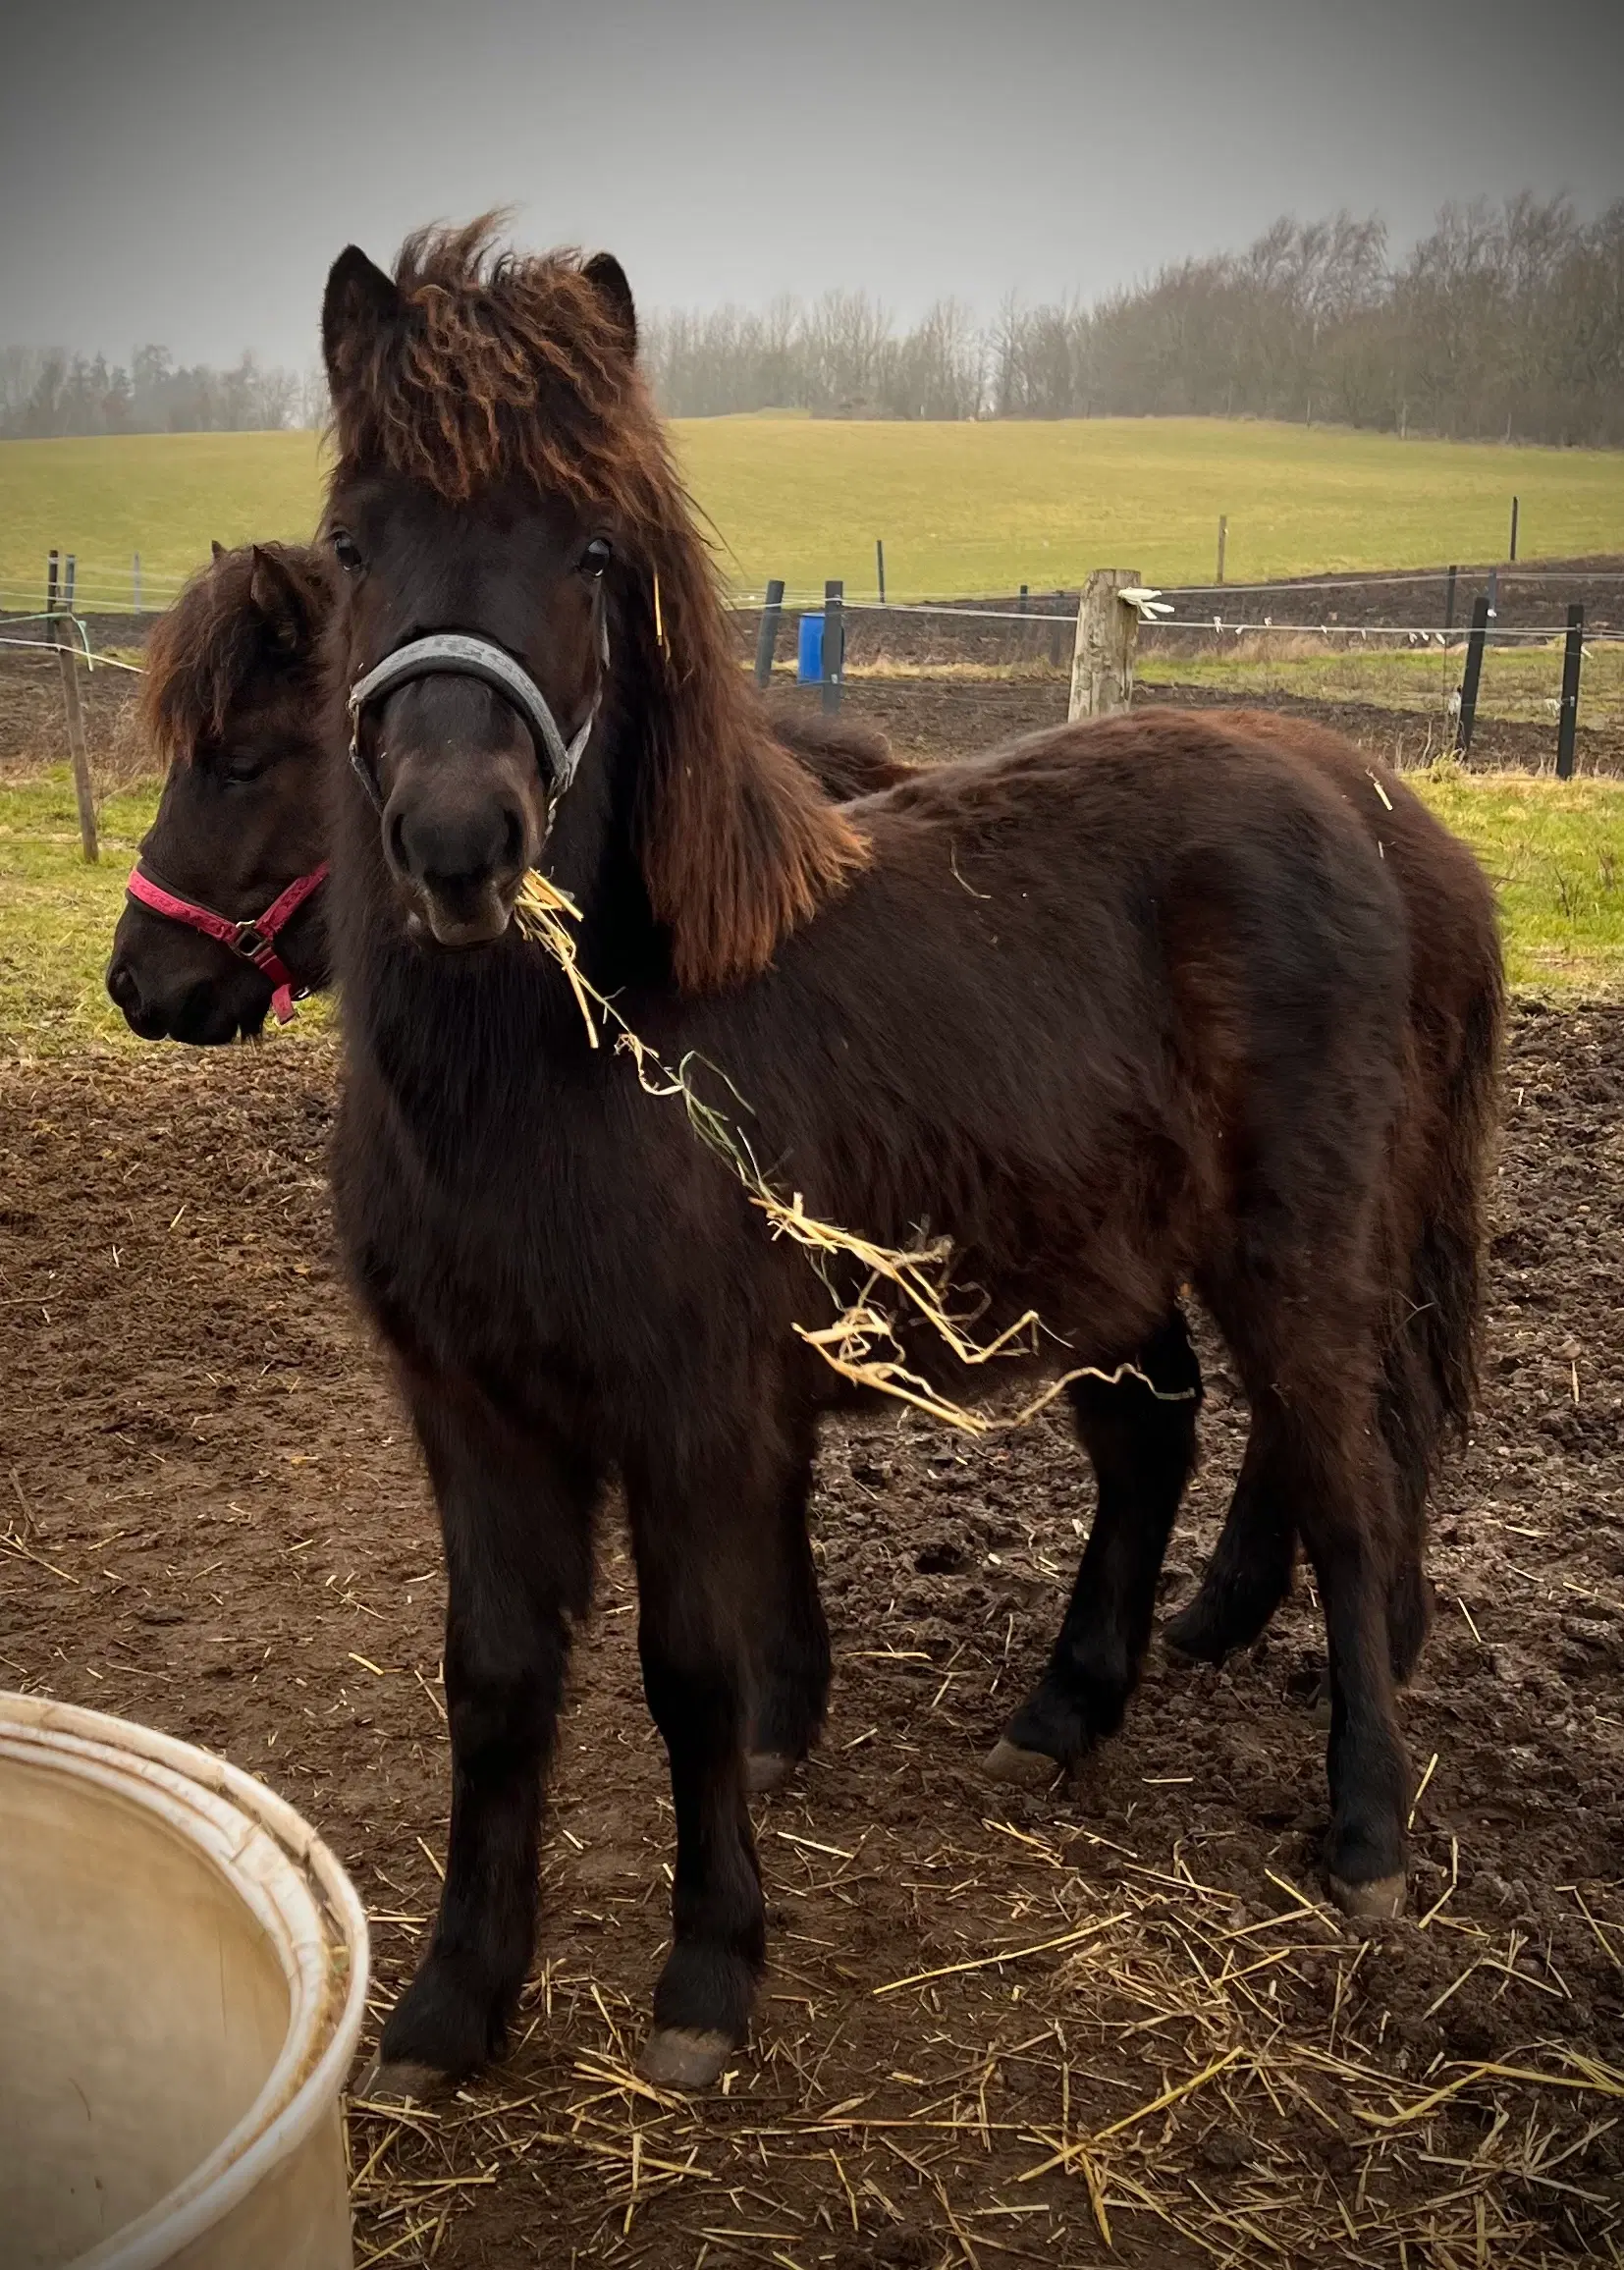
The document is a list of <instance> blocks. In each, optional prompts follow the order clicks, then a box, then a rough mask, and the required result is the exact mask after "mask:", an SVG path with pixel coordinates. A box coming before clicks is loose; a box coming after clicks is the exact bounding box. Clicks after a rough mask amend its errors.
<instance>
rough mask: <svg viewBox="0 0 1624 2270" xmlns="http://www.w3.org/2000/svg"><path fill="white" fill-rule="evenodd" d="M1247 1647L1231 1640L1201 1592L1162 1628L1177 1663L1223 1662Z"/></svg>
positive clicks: (1168, 1647)
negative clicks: (1241, 1648) (1227, 1656)
mask: <svg viewBox="0 0 1624 2270" xmlns="http://www.w3.org/2000/svg"><path fill="white" fill-rule="evenodd" d="M1245 1644H1246V1643H1245V1642H1244V1641H1240V1640H1235V1639H1232V1638H1231V1637H1230V1635H1229V1634H1228V1633H1227V1632H1226V1631H1225V1630H1224V1629H1223V1627H1222V1624H1221V1622H1220V1621H1219V1619H1218V1616H1217V1615H1216V1613H1215V1612H1214V1610H1213V1608H1212V1606H1211V1604H1210V1603H1209V1601H1208V1600H1207V1599H1206V1598H1205V1597H1204V1595H1203V1594H1200V1593H1197V1594H1196V1596H1195V1598H1194V1599H1193V1600H1191V1601H1189V1602H1188V1603H1187V1604H1186V1605H1185V1606H1184V1607H1182V1608H1180V1609H1179V1611H1178V1613H1177V1615H1176V1616H1171V1617H1169V1618H1168V1620H1167V1622H1166V1623H1164V1625H1163V1627H1162V1645H1163V1647H1164V1648H1165V1650H1166V1652H1167V1654H1168V1655H1169V1656H1170V1657H1171V1658H1172V1660H1173V1661H1174V1662H1175V1663H1221V1662H1222V1661H1223V1658H1224V1656H1225V1655H1230V1654H1233V1652H1234V1650H1235V1648H1237V1647H1244V1646H1245Z"/></svg>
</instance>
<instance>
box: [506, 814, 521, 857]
mask: <svg viewBox="0 0 1624 2270" xmlns="http://www.w3.org/2000/svg"><path fill="white" fill-rule="evenodd" d="M507 818H508V839H507V844H506V856H505V858H504V860H503V865H504V866H505V867H509V868H514V867H522V866H523V865H524V822H523V820H522V819H521V818H520V817H519V815H518V813H517V812H515V811H514V810H512V809H511V808H510V810H509V812H508V816H507Z"/></svg>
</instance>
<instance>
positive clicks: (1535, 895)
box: [0, 766, 1624, 1059]
mask: <svg viewBox="0 0 1624 2270" xmlns="http://www.w3.org/2000/svg"><path fill="white" fill-rule="evenodd" d="M1411 778H1412V779H1413V780H1414V781H1415V784H1416V785H1417V787H1418V788H1419V789H1420V791H1421V793H1422V794H1423V795H1424V796H1425V797H1426V798H1427V800H1428V802H1429V803H1430V804H1431V805H1432V806H1433V808H1434V809H1435V811H1436V812H1437V813H1438V814H1439V815H1440V816H1441V817H1442V818H1443V819H1444V820H1446V821H1447V822H1448V824H1449V826H1450V827H1451V828H1454V829H1455V830H1456V831H1457V832H1458V833H1459V834H1460V835H1462V836H1464V837H1465V838H1466V839H1467V841H1468V842H1469V843H1471V844H1472V846H1473V848H1474V849H1475V850H1476V851H1477V853H1478V855H1479V857H1480V858H1481V859H1482V860H1483V861H1484V864H1485V865H1486V867H1487V868H1488V870H1489V874H1490V875H1491V876H1492V877H1493V879H1494V881H1495V884H1496V886H1497V887H1498V890H1499V896H1500V910H1501V918H1502V921H1503V924H1504V930H1505V940H1506V952H1507V961H1508V965H1509V968H1510V973H1511V980H1512V983H1513V984H1514V985H1516V986H1520V987H1523V988H1525V989H1527V990H1529V991H1533V992H1537V993H1542V994H1545V995H1547V996H1552V997H1557V998H1586V997H1599V996H1608V995H1610V996H1613V997H1614V998H1616V997H1617V996H1618V995H1619V994H1620V993H1624V783H1619V782H1613V781H1580V782H1572V783H1568V784H1559V783H1557V782H1554V781H1536V780H1529V779H1523V778H1514V777H1512V776H1509V775H1493V776H1489V777H1487V778H1486V777H1483V776H1473V775H1467V774H1464V773H1459V772H1457V771H1455V770H1454V769H1453V768H1452V767H1448V766H1444V767H1440V768H1438V769H1436V770H1435V771H1434V772H1431V773H1418V774H1414V775H1412V776H1411ZM155 802H156V791H155V790H151V789H148V790H143V791H141V792H138V793H135V794H125V795H118V796H110V797H109V798H108V799H107V801H106V803H105V804H104V805H103V807H102V828H103V837H102V842H103V855H102V860H101V863H100V865H99V866H97V867H86V866H85V864H84V862H83V859H82V858H81V854H80V849H79V834H78V829H77V826H76V824H75V817H74V795H73V787H72V784H71V782H70V780H69V777H68V774H67V772H66V770H62V771H58V772H55V773H52V774H51V775H49V776H48V777H47V778H46V779H43V780H40V781H34V782H29V783H27V784H24V785H21V786H16V787H7V788H0V911H3V915H4V919H3V920H0V1054H4V1055H6V1056H10V1057H12V1058H13V1059H16V1058H19V1057H24V1058H31V1057H35V1056H51V1055H59V1054H64V1053H67V1052H71V1051H75V1050H79V1049H82V1048H84V1047H85V1046H87V1045H88V1046H98V1045H100V1046H115V1047H122V1048H128V1049H132V1050H138V1049H139V1048H140V1047H141V1046H142V1044H141V1043H140V1042H138V1041H135V1040H134V1039H133V1038H132V1037H131V1035H130V1033H129V1031H128V1030H127V1028H126V1026H125V1023H124V1020H123V1018H122V1017H120V1015H119V1014H118V1012H117V1010H116V1009H114V1007H113V1005H112V1003H111V1002H110V1001H109V1000H108V999H107V996H106V994H105V993H104V992H103V991H102V982H101V981H102V970H103V968H104V966H105V964H106V960H107V951H108V944H109V941H110V940H111V938H112V934H113V925H114V923H115V922H116V921H117V920H118V915H119V908H120V906H121V905H122V903H123V897H124V878H125V875H126V873H127V872H128V868H129V860H130V855H131V853H132V851H133V850H134V848H135V842H136V839H137V838H138V837H139V836H140V834H141V833H142V831H143V830H144V829H145V827H146V825H147V823H148V821H149V820H150V818H151V815H152V810H153V806H154V804H155ZM330 1015H331V1011H330V1010H329V1009H328V1008H327V1007H326V1006H325V1005H324V1004H322V1003H311V1004H307V1005H306V1007H305V1008H304V1009H303V1010H302V1011H301V1012H300V1015H299V1018H298V1022H297V1024H296V1025H295V1026H293V1027H292V1028H291V1037H293V1038H295V1039H297V1038H298V1037H299V1036H300V1035H306V1036H307V1035H308V1034H310V1033H312V1032H321V1031H324V1030H326V1029H328V1026H329V1020H330Z"/></svg>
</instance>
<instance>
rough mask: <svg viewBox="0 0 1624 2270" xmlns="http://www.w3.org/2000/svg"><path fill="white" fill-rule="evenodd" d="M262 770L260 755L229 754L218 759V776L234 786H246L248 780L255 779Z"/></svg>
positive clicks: (263, 765) (263, 768) (263, 766)
mask: <svg viewBox="0 0 1624 2270" xmlns="http://www.w3.org/2000/svg"><path fill="white" fill-rule="evenodd" d="M264 770H265V764H264V760H263V758H261V757H253V756H230V757H223V758H222V759H221V760H220V778H221V779H222V780H223V781H225V782H226V783H227V784H228V785H229V786H231V787H234V788H244V787H246V786H247V784H248V783H249V782H250V781H257V780H258V778H259V776H260V774H261V773H262V772H263V771H264Z"/></svg>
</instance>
